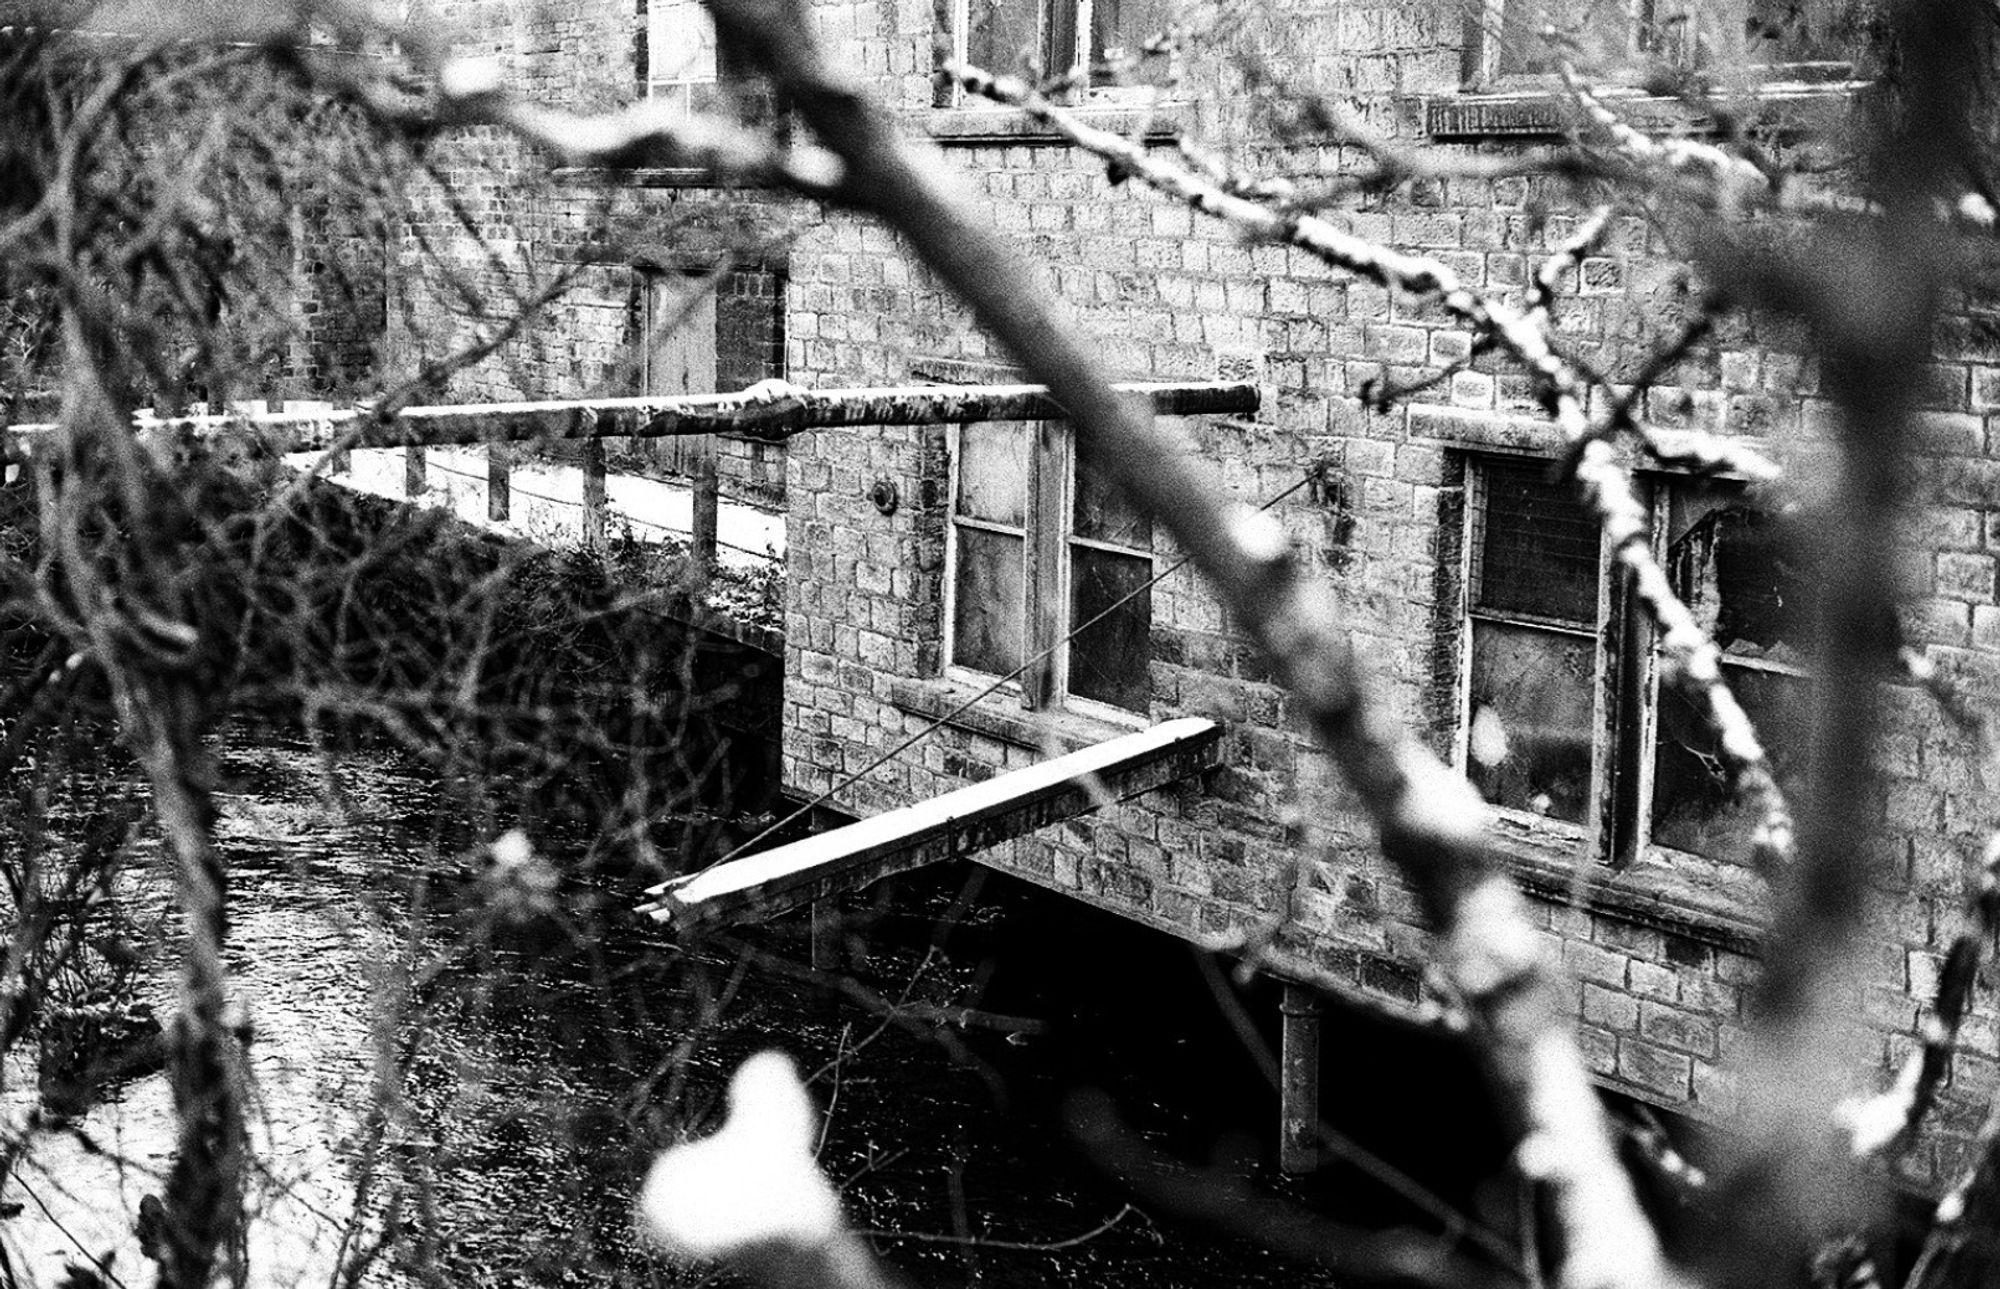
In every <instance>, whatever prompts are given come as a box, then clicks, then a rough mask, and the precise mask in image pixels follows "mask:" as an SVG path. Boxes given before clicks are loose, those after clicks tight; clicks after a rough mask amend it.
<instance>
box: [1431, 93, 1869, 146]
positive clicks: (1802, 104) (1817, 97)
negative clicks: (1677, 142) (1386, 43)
mask: <svg viewBox="0 0 2000 1289" xmlns="http://www.w3.org/2000/svg"><path fill="white" fill-rule="evenodd" d="M1865 84H1866V82H1864V81H1851V80H1837V81H1809V80H1799V81H1770V82H1766V83H1765V84H1763V85H1760V86H1758V87H1757V88H1756V89H1754V90H1752V91H1750V93H1749V94H1748V95H1746V96H1745V98H1746V105H1747V106H1750V107H1754V109H1755V110H1756V112H1757V114H1758V115H1760V116H1763V117H1767V118H1771V119H1772V120H1773V121H1774V122H1779V121H1781V122H1782V123H1783V124H1784V125H1785V127H1786V128H1788V129H1810V128H1817V127H1823V126H1827V125H1831V124H1833V123H1834V121H1835V119H1836V118H1837V117H1838V115H1839V114H1840V113H1841V112H1843V111H1844V110H1846V108H1847V106H1848V104H1849V103H1850V102H1851V101H1852V99H1853V96H1854V92H1855V91H1856V90H1857V89H1860V88H1861V87H1862V86H1863V85H1865ZM1603 97H1604V101H1605V102H1606V103H1607V104H1608V105H1610V106H1611V107H1612V108H1613V109H1614V110H1615V111H1617V112H1618V114H1619V115H1620V116H1622V117H1623V118H1624V119H1625V120H1626V121H1627V122H1628V123H1629V124H1631V125H1632V126H1634V127H1636V128H1637V129H1640V130H1643V131H1645V132H1646V133H1648V134H1708V133H1713V132H1714V130H1715V121H1714V119H1713V118H1712V117H1711V116H1710V115H1709V114H1708V113H1706V112H1703V111H1701V110H1700V109H1699V108H1696V107H1693V106H1691V105H1689V104H1688V103H1686V102H1683V101H1682V100H1680V99H1677V98H1669V97H1662V96H1659V95H1653V94H1646V93H1643V92H1641V91H1638V90H1610V91H1606V92H1605V93H1604V95H1603ZM1423 104H1424V130H1425V132H1426V133H1427V134H1429V135H1430V136H1431V137H1432V138H1433V139H1492V138H1510V137H1511V138H1561V137H1563V136H1565V135H1568V134H1569V133H1570V132H1571V131H1572V130H1573V129H1574V127H1575V125H1576V112H1575V109H1574V108H1573V107H1572V106H1571V105H1570V103H1569V100H1568V98H1567V97H1566V96H1565V95H1564V94H1563V93H1562V92H1561V91H1560V90H1557V89H1555V88H1552V87H1535V88H1529V89H1518V90H1508V91H1502V92H1495V93H1465V94H1448V95H1440V96H1438V97H1435V98H1426V99H1425V100H1424V101H1423Z"/></svg>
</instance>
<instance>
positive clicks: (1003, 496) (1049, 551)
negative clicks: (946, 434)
mask: <svg viewBox="0 0 2000 1289" xmlns="http://www.w3.org/2000/svg"><path fill="white" fill-rule="evenodd" d="M949 547H950V548H949V550H948V551H947V568H948V570H949V572H950V577H949V579H948V581H949V585H950V590H949V596H950V605H949V612H948V613H947V615H946V616H947V623H948V636H947V639H946V653H945V656H946V658H947V659H949V660H950V663H951V665H952V666H953V667H955V668H960V669H963V670H966V671H970V672H974V673H977V674H978V675H981V676H1007V675H1011V674H1012V673H1013V672H1015V671H1016V670H1019V669H1020V668H1021V666H1022V664H1023V663H1024V662H1026V661H1027V660H1028V659H1029V658H1030V657H1034V656H1036V655H1040V654H1043V653H1045V652H1046V653H1048V655H1049V656H1048V657H1047V658H1046V659H1043V660H1041V661H1037V662H1036V663H1034V664H1033V665H1032V666H1030V667H1029V668H1028V669H1027V670H1026V671H1025V672H1024V673H1023V674H1022V676H1021V677H1020V680H1019V687H1020V691H1021V695H1022V699H1023V702H1024V703H1025V704H1026V705H1027V706H1029V707H1048V706H1052V705H1054V704H1055V703H1057V702H1058V701H1062V700H1064V699H1065V698H1066V699H1067V700H1070V701H1072V702H1074V701H1075V700H1081V704H1080V705H1081V706H1082V707H1083V708H1084V709H1085V710H1088V707H1089V705H1091V704H1098V705H1102V706H1103V707H1107V708H1116V709H1119V710H1122V711H1126V712H1137V713H1140V714H1144V713H1145V712H1146V710H1147V708H1148V706H1149V704H1150V700H1151V686H1150V683H1149V676H1148V663H1149V661H1150V653H1149V640H1150V637H1151V633H1152V625H1153V606H1152V595H1151V592H1150V590H1149V589H1148V583H1149V582H1150V581H1151V579H1152V576H1153V553H1152V550H1153V527H1152V521H1151V520H1150V519H1148V518H1147V517H1146V516H1144V515H1142V514H1140V513H1138V512H1137V511H1135V510H1133V509H1132V508H1131V507H1130V506H1128V505H1126V504H1125V502H1124V500H1123V499H1122V498H1121V497H1119V496H1118V495H1117V494H1116V493H1115V492H1114V491H1113V490H1112V489H1111V488H1110V487H1109V486H1108V485H1107V484H1105V483H1104V482H1103V481H1102V480H1101V479H1099V478H1098V477H1097V475H1096V474H1095V472H1093V471H1092V470H1090V469H1089V468H1088V467H1087V466H1084V465H1083V464H1082V463H1081V462H1080V461H1079V460H1078V459H1077V456H1076V452H1075V450H1074V446H1073V440H1072V438H1071V435H1070V433H1069V431H1068V429H1067V428H1066V427H1064V426H1062V425H1060V424H1056V423H1052V422H1044V423H1037V424H1019V423H1005V424H1003V423H987V424H977V425H966V426H961V427H959V428H958V429H957V431H956V433H955V442H954V444H953V451H952V481H951V523H950V525H949Z"/></svg>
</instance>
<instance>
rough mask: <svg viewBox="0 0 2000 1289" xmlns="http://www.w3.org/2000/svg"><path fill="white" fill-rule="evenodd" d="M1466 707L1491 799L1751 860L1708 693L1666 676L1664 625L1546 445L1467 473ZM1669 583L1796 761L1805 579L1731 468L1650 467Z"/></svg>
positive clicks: (1607, 858) (1525, 811) (1600, 854)
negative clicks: (1657, 472) (1716, 473)
mask: <svg viewBox="0 0 2000 1289" xmlns="http://www.w3.org/2000/svg"><path fill="white" fill-rule="evenodd" d="M1469 477H1470V486H1471V495H1470V497H1469V504H1468V506H1467V530H1468V532H1467V536H1468V541H1467V547H1466V549H1467V570H1466V571H1467V577H1466V613H1465V641H1464V645H1465V647H1464V666H1465V672H1464V686H1463V693H1464V708H1463V721H1462V725H1461V729H1462V731H1463V736H1462V738H1461V740H1460V741H1461V748H1462V755H1463V763H1464V766H1465V769H1466V773H1467V775H1468V777H1469V778H1470V779H1471V780H1472V782H1473V783H1474V785H1475V786H1476V787H1477V788H1478V789H1479V790H1480V792H1481V793H1482V794H1483V795H1484V796H1485V797H1486V799H1487V800H1488V801H1489V802H1491V803H1492V804H1493V805H1494V806H1496V807H1498V808H1499V809H1500V810H1502V811H1503V812H1505V813H1506V814H1507V815H1510V816H1512V817H1515V818H1518V819H1520V820H1523V821H1524V822H1525V821H1528V820H1532V821H1534V825H1535V827H1536V828H1537V829H1538V830H1539V831H1540V832H1541V833H1542V834H1544V835H1545V836H1549V837H1554V838H1567V839H1570V840H1571V841H1573V842H1574V843H1575V845H1576V846H1578V847H1579V848H1580V849H1582V850H1584V851H1585V852H1587V853H1588V854H1590V855H1591V856H1592V857H1593V858H1596V859H1599V860H1601V861H1604V862H1610V863H1623V862H1629V861H1630V860H1633V859H1635V858H1637V857H1639V856H1641V855H1643V854H1647V853H1650V852H1656V851H1657V852H1667V853H1671V852H1677V851H1678V852H1687V853H1691V854H1696V855H1701V856H1704V857H1706V858H1708V859H1712V860H1717V861H1721V862H1725V863H1737V862H1745V861H1747V859H1748V858H1749V837H1750V833H1751V829H1752V828H1753V826H1754V825H1755V823H1756V820H1755V819H1754V818H1753V817H1752V815H1751V813H1750V812H1749V811H1747V810H1746V809H1745V808H1743V807H1742V806H1740V805H1739V804H1738V803H1737V801H1736V800H1735V796H1734V794H1733V792H1732V791H1731V785H1730V782H1729V777H1728V773H1727V771H1726V769H1725V767H1724V765H1723V763H1722V760H1721V758H1720V756H1719V755H1718V748H1717V746H1716V741H1715V738H1714V735H1713V734H1712V733H1711V732H1710V731H1709V729H1708V726H1707V722H1706V720H1705V719H1704V718H1703V717H1702V716H1701V714H1700V713H1699V711H1698V710H1697V709H1696V708H1695V707H1694V706H1692V705H1691V704H1689V703H1688V701H1687V700H1686V699H1684V698H1682V697H1681V696H1680V694H1679V693H1678V691H1676V690H1674V689H1673V688H1672V687H1671V686H1667V685H1663V684H1662V682H1661V677H1660V670H1661V669H1660V667H1659V664H1658V659H1657V656H1656V648H1655V641H1654V633H1653V629H1652V627H1651V624H1650V622H1649V621H1648V620H1646V619H1645V617H1644V615H1643V614H1642V613H1641V612H1640V610H1639V608H1638V606H1637V605H1636V604H1635V603H1634V602H1633V600H1632V597H1631V594H1630V591H1629V588H1627V587H1626V586H1625V585H1624V584H1623V579H1622V577H1619V576H1615V575H1614V572H1613V569H1612V566H1611V565H1610V563H1609V559H1608V554H1609V553H1608V552H1607V551H1606V550H1604V548H1603V540H1602V537H1601V534H1600V531H1599V528H1598V525H1597V523H1596V521H1595V519H1594V517H1593V516H1592V515H1591V514H1590V512H1589V511H1588V510H1587V509H1586V508H1585V507H1584V506H1583V505H1582V503H1581V502H1580V501H1579V500H1577V499H1576V497H1575V496H1574V493H1573V490H1572V489H1571V488H1570V486H1569V485H1567V484H1566V483H1563V482H1561V481H1559V480H1557V479H1555V478H1553V477H1552V475H1551V471H1550V467H1549V465H1548V464H1547V463H1546V462H1542V461H1531V460H1511V459H1510V460H1498V459H1495V460H1487V461H1481V462H1476V463H1474V466H1473V468H1472V470H1471V471H1470V476H1469ZM1646 490H1647V493H1648V499H1649V501H1650V503H1651V506H1652V511H1653V524H1654V526H1653V537H1654V542H1655V545H1656V549H1657V552H1658V554H1659V555H1660V557H1661V559H1662V561H1663V563H1664V565H1665V567H1666V569H1667V571H1668V574H1669V576H1670V578H1671V579H1672V581H1673V583H1674V585H1675V589H1676V591H1677V592H1678V593H1679V594H1680V595H1681V596H1682V597H1683V598H1684V599H1685V600H1686V602H1687V603H1688V604H1689V606H1690V607H1691V608H1692V609H1693V610H1694V612H1695V613H1696V614H1697V615H1698V616H1699V617H1700V619H1701V620H1702V621H1703V624H1704V625H1705V626H1707V627H1708V628H1709V629H1710V631H1711V632H1712V633H1713V635H1714V637H1715V640H1716V642H1717V644H1718V645H1719V646H1720V647H1721V649H1722V651H1723V657H1724V667H1723V670H1724V673H1725V676H1726V678H1727V679H1728V681H1729V683H1730V686H1731V688H1732V689H1733V690H1734V691H1735V693H1736V696H1737V699H1738V701H1739V702H1741V703H1742V704H1743V706H1744V708H1745V710H1746V711H1748V713H1749V714H1750V716H1751V719H1752V720H1754V721H1755V722H1756V723H1757V727H1758V729H1759V731H1760V732H1761V733H1762V734H1763V736H1764V739H1765V743H1766V746H1767V748H1768V749H1769V750H1770V752H1771V755H1772V758H1773V764H1774V767H1775V769H1776V771H1777V774H1778V777H1779V781H1780V782H1781V783H1786V784H1790V783H1792V782H1796V781H1797V780H1798V779H1799V778H1800V776H1801V774H1802V771H1803V769H1804V764H1803V762H1804V757H1805V749H1806V747H1807V734H1808V731H1807V730H1806V729H1805V728H1804V727H1803V723H1802V721H1803V716H1802V714H1803V713H1804V712H1805V711H1806V710H1807V708H1808V706H1809V704H1808V702H1807V701H1806V690H1807V687H1808V686H1809V685H1810V684H1811V680H1810V677H1809V676H1808V674H1807V672H1806V671H1805V669H1804V666H1803V663H1804V657H1803V652H1802V641H1803V640H1804V639H1805V623H1804V621H1803V615H1804V608H1803V605H1802V602H1801V597H1800V594H1799V588H1800V587H1801V586H1802V585H1803V579H1802V578H1801V577H1800V570H1799V568H1798V567H1797V559H1796V556H1795V554H1794V550H1795V539H1794V537H1793V535H1792V534H1791V533H1789V532H1788V531H1786V529H1785V526H1784V525H1783V524H1781V523H1780V522H1779V521H1777V520H1775V519H1773V518H1771V517H1770V516H1768V515H1766V514H1765V513H1763V512H1762V511H1760V510H1759V509H1758V508H1757V507H1756V506H1754V505H1753V504H1752V503H1751V502H1750V500H1749V498H1748V497H1746V495H1745V494H1744V491H1743V490H1742V489H1741V488H1740V487H1739V486H1737V485H1733V484H1730V483H1726V482H1702V481H1694V480H1681V479H1655V480H1651V481H1649V482H1648V483H1647V484H1646Z"/></svg>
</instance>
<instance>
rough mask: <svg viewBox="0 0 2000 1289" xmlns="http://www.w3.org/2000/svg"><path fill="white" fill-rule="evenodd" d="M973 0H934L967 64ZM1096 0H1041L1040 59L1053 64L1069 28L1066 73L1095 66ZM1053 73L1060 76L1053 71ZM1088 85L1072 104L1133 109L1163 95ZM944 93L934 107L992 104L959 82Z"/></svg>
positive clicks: (1140, 88) (1150, 88)
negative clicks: (974, 97)
mask: <svg viewBox="0 0 2000 1289" xmlns="http://www.w3.org/2000/svg"><path fill="white" fill-rule="evenodd" d="M973 3H974V0H934V6H933V10H932V13H933V16H934V19H935V20H938V21H942V22H943V23H944V24H945V27H946V34H947V35H948V36H949V41H948V43H949V45H950V48H951V59H952V61H955V62H960V63H963V62H968V61H970V57H971V32H972V5H973ZM1096 6H1097V0H1036V7H1035V29H1036V34H1035V55H1036V57H1038V58H1041V59H1043V60H1045V61H1047V62H1049V63H1051V64H1053V63H1054V61H1055V59H1054V58H1053V57H1052V54H1053V52H1054V50H1053V45H1054V44H1055V43H1056V42H1057V41H1058V40H1059V39H1060V38H1061V36H1062V34H1063V31H1064V28H1065V25H1067V27H1068V30H1069V33H1070V41H1069V43H1070V50H1069V58H1068V61H1067V62H1066V63H1065V64H1064V65H1063V67H1062V68H1061V69H1060V71H1061V72H1074V71H1076V70H1077V69H1078V68H1083V69H1085V70H1086V72H1088V69H1090V68H1091V67H1092V66H1093V65H1094V63H1093V59H1092V52H1093V51H1092V49H1091V41H1092V39H1093V30H1092V29H1093V27H1094V26H1095V19H1096ZM985 70H987V71H989V72H993V73H995V74H1005V73H1008V72H1011V71H1013V70H1014V68H1013V67H1011V66H1009V67H988V68H986V69H985ZM1049 71H1050V73H1051V74H1059V73H1057V71H1056V69H1054V68H1053V67H1051V68H1050V69H1049ZM1084 79H1085V81H1086V82H1087V83H1086V84H1085V85H1083V86H1079V87H1078V88H1077V89H1075V90H1072V91H1071V93H1070V95H1069V100H1070V101H1071V102H1072V103H1073V104H1084V105H1089V104H1103V105H1107V106H1117V105H1130V104H1134V103H1140V102H1145V101H1148V100H1151V99H1154V98H1156V97H1158V95H1159V91H1160V87H1159V86H1158V85H1153V84H1146V83H1141V84H1133V85H1120V84H1110V83H1107V84H1098V83H1097V82H1096V80H1095V78H1094V77H1093V76H1090V75H1086V76H1085V78H1084ZM940 83H941V84H942V85H943V86H944V88H945V92H944V93H943V94H942V95H940V97H939V98H938V100H937V101H934V102H933V104H932V106H934V107H940V108H964V107H972V108H975V109H977V108H979V107H983V106H987V105H985V104H983V103H979V102H977V101H975V100H972V99H970V98H968V97H967V96H966V93H965V90H964V87H962V86H960V85H958V84H957V83H956V82H952V81H949V80H942V81H941V82H940Z"/></svg>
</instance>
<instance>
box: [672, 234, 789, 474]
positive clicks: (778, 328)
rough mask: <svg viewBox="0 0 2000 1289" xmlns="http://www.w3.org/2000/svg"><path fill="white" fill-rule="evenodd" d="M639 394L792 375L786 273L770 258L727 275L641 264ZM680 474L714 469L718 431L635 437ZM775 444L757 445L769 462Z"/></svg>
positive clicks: (724, 387) (711, 388)
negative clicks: (768, 454) (787, 365)
mask: <svg viewBox="0 0 2000 1289" xmlns="http://www.w3.org/2000/svg"><path fill="white" fill-rule="evenodd" d="M640 289H641V306H640V312H641V318H640V321H641V323H642V327H643V329H642V331H641V332H640V336H641V348H640V354H639V392H641V393H643V394H717V393H721V394H728V393H733V392H735V391H736V390H739V389H747V388H749V387H750V386H752V385H754V384H756V383H757V382H758V381H760V380H764V379H767V378H769V377H773V376H782V375H784V373H785V277H784V274H783V273H782V272H780V271H779V270H778V269H776V268H772V267H769V266H767V265H762V264H749V265H738V266H736V267H733V268H730V269H729V270H727V271H726V272H724V273H723V274H722V275H721V276H720V278H719V279H718V278H715V277H714V275H713V274H712V273H711V272H709V271H707V270H688V271H685V272H660V271H656V270H641V273H640ZM635 444H637V445H643V446H640V447H638V450H639V451H640V452H642V453H643V454H645V455H646V456H647V457H648V458H649V459H651V460H652V461H653V462H654V463H655V464H658V465H660V466H663V467H664V468H665V469H667V470H668V471H669V472H671V473H675V474H689V475H694V474H699V473H701V472H702V470H703V469H704V468H712V467H711V466H710V465H708V464H707V463H712V462H713V460H714V457H715V450H716V448H715V436H714V435H710V434H694V435H680V436H676V437H669V438H650V439H639V440H636V441H635ZM767 446H768V445H766V444H763V443H753V444H752V445H751V451H752V452H753V454H754V455H755V456H756V457H757V458H758V459H759V460H760V461H761V460H762V458H763V456H764V454H765V450H766V448H767Z"/></svg>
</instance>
